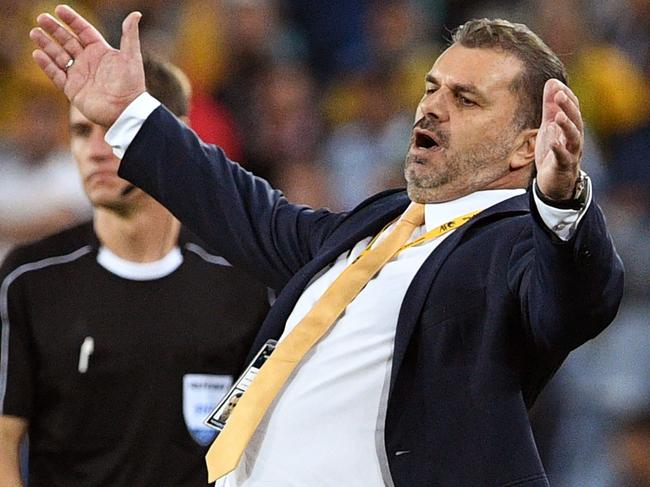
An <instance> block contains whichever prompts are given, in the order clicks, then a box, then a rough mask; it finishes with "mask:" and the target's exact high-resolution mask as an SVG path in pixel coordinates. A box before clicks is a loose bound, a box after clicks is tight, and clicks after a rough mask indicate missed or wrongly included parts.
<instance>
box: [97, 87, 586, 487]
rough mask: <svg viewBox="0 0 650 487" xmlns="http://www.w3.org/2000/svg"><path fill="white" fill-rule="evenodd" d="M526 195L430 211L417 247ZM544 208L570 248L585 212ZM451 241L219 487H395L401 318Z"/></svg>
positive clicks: (350, 320) (507, 193)
mask: <svg viewBox="0 0 650 487" xmlns="http://www.w3.org/2000/svg"><path fill="white" fill-rule="evenodd" d="M157 106H158V105H157V103H156V102H155V100H154V99H152V98H151V97H150V96H149V95H142V96H141V97H140V98H139V99H137V100H136V101H134V102H133V104H132V105H131V106H129V108H127V110H126V111H125V112H124V113H123V114H122V116H121V117H120V119H118V121H117V122H116V123H115V125H114V126H113V127H112V128H111V129H110V130H109V132H108V133H107V135H106V140H107V142H108V143H109V144H110V145H111V146H113V147H114V152H115V153H116V155H117V156H118V157H121V156H122V155H123V154H124V152H125V151H126V149H127V148H128V144H129V143H130V141H131V140H133V137H135V135H136V134H137V130H138V129H139V127H140V126H141V124H142V122H143V121H144V120H145V119H146V117H147V116H148V115H149V114H150V113H151V111H153V110H154V109H155V108H156V107H157ZM524 192H525V190H523V189H504V190H487V191H478V192H476V193H473V194H470V195H467V196H464V197H462V198H459V199H456V200H454V201H449V202H445V203H438V204H427V205H426V206H425V224H424V225H423V226H421V227H419V228H418V229H416V230H415V231H414V232H413V235H412V236H411V240H413V239H415V238H417V237H419V236H420V235H422V234H424V233H425V232H426V231H428V230H431V229H433V228H435V227H437V226H439V225H441V224H442V223H445V222H448V221H450V220H452V219H454V218H456V217H458V216H461V215H464V214H466V213H469V212H471V211H475V210H484V209H487V208H489V207H491V206H493V205H495V204H497V203H499V202H501V201H504V200H505V199H508V198H511V197H513V196H516V195H519V194H523V193H524ZM590 193H591V191H589V195H588V204H590V198H591V194H590ZM535 201H536V204H537V206H538V210H539V212H540V215H541V216H542V219H543V220H544V222H545V223H546V225H548V227H549V228H551V229H553V231H554V232H555V233H556V234H557V235H558V236H559V237H560V238H562V239H564V240H567V239H568V238H570V236H571V235H572V233H573V232H574V231H575V228H576V226H577V224H578V223H579V221H580V218H581V217H582V215H583V214H584V212H585V209H583V210H581V211H576V210H558V209H556V208H552V207H549V206H548V205H545V204H544V203H543V202H541V201H539V199H538V198H535ZM588 204H587V206H588ZM389 231H390V228H389V229H388V230H387V231H386V233H388V232H389ZM451 233H453V231H451V232H448V233H446V234H444V235H443V236H441V237H438V238H436V239H433V240H429V241H427V242H425V243H422V244H420V245H416V246H412V247H408V248H407V249H405V250H403V251H402V252H400V253H399V254H398V255H397V257H395V258H393V259H392V260H391V261H389V262H388V263H387V264H386V265H385V266H384V267H383V268H382V269H381V271H380V272H379V273H378V274H377V275H376V276H375V277H374V278H373V279H371V280H370V282H369V283H368V284H367V285H366V287H365V288H364V289H363V290H362V291H361V292H360V293H359V294H358V295H357V297H356V298H355V299H354V300H353V301H352V303H350V305H348V307H347V308H346V310H345V312H344V313H343V314H342V315H341V317H340V318H339V319H338V320H337V322H336V323H335V324H334V326H333V327H332V329H331V330H330V331H329V332H328V333H327V334H326V335H325V337H323V339H322V340H321V341H320V342H319V343H318V344H317V345H316V346H315V347H314V348H313V349H312V350H311V351H310V352H309V353H308V354H307V355H306V357H305V359H304V360H303V362H302V363H301V364H300V365H299V366H298V368H297V369H296V371H295V372H294V374H293V375H292V376H291V377H290V379H289V380H288V381H287V383H286V384H285V386H284V388H283V390H282V391H281V392H280V394H279V395H278V397H277V398H276V399H275V401H274V403H273V404H272V405H271V407H270V408H269V411H268V412H267V414H266V415H265V417H264V419H263V420H262V423H261V424H260V426H259V428H258V429H257V431H256V432H255V434H254V436H253V438H252V440H251V442H250V443H249V445H248V447H247V449H246V452H245V453H244V457H243V459H242V461H241V462H240V464H239V466H238V467H237V468H236V469H235V470H234V471H233V472H231V473H230V474H228V475H226V476H225V477H224V478H222V479H220V480H218V481H217V483H216V484H215V485H216V486H217V487H262V486H273V487H294V486H295V487H298V486H300V487H305V486H314V485H318V486H319V487H339V486H341V485H345V486H346V487H368V486H378V485H389V486H390V485H392V480H391V479H390V474H389V472H388V466H387V465H388V462H387V458H386V451H385V446H384V418H385V414H386V404H387V399H388V386H389V383H390V370H391V364H392V358H393V345H394V341H395V331H396V327H397V320H398V315H399V310H400V307H401V304H402V300H403V298H404V296H405V294H406V291H407V289H408V286H409V284H410V283H411V281H412V279H413V277H414V276H415V274H416V272H417V271H418V270H419V268H420V267H421V265H422V264H423V262H424V261H425V259H426V258H427V257H428V256H429V255H430V254H431V252H433V251H434V250H435V249H436V247H437V246H438V245H440V243H441V242H443V241H444V239H445V238H447V237H448V236H449V235H451ZM369 241H370V238H367V239H364V240H362V241H360V242H358V243H357V244H356V245H355V246H354V247H353V249H352V250H351V251H349V252H345V253H343V254H341V255H340V256H339V257H338V259H337V260H336V261H335V262H334V264H333V265H332V266H330V267H329V268H327V269H325V270H323V271H322V272H321V273H319V275H317V276H316V277H315V278H314V279H313V280H312V282H311V283H310V284H309V285H308V286H307V287H306V288H305V290H304V292H303V293H302V295H301V296H300V298H299V299H298V301H297V303H296V306H295V307H294V309H293V311H292V312H291V314H290V315H289V318H288V319H287V323H286V326H285V330H284V333H283V334H282V337H281V340H282V339H283V338H284V337H285V336H286V335H287V334H288V333H289V332H290V331H291V330H292V329H293V327H294V326H295V325H296V324H297V323H298V322H299V321H300V320H301V319H302V318H303V317H304V316H305V314H306V313H307V312H308V311H309V310H310V309H311V308H312V306H313V304H314V303H315V302H316V301H317V300H318V299H319V298H320V296H321V295H322V294H323V293H324V292H325V290H326V289H327V288H328V286H329V285H330V284H331V283H332V282H333V281H334V280H335V279H336V278H337V277H338V276H339V274H340V273H341V272H342V271H343V270H344V269H345V268H346V267H347V266H348V265H349V264H350V263H352V262H353V261H354V259H355V258H356V257H357V256H358V255H359V254H360V253H361V252H362V251H363V250H364V249H365V248H366V246H367V245H368V243H369Z"/></svg>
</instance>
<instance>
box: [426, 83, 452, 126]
mask: <svg viewBox="0 0 650 487" xmlns="http://www.w3.org/2000/svg"><path fill="white" fill-rule="evenodd" d="M449 95H450V93H449V92H448V91H447V90H446V89H445V88H444V87H443V88H439V89H437V90H435V91H432V92H430V93H425V94H424V96H423V97H422V101H421V102H420V111H421V112H422V116H425V117H431V118H435V119H436V120H438V121H440V122H445V121H447V120H448V119H449Z"/></svg>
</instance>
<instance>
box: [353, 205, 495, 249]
mask: <svg viewBox="0 0 650 487" xmlns="http://www.w3.org/2000/svg"><path fill="white" fill-rule="evenodd" d="M481 211H483V210H476V211H472V212H469V213H466V214H465V215H462V216H459V217H457V218H454V219H453V220H451V221H449V222H447V223H443V224H442V225H440V226H439V227H436V228H434V229H432V230H429V231H428V232H427V233H425V234H424V235H421V236H420V237H418V238H416V239H415V240H413V241H412V242H408V243H405V244H404V245H402V246H401V247H400V248H399V250H398V251H397V252H396V253H395V256H397V255H398V254H399V253H400V252H401V251H402V250H404V249H407V248H409V247H414V246H415V245H420V244H421V243H423V242H428V241H429V240H433V239H434V238H438V237H440V236H441V235H444V234H445V233H447V232H450V231H451V230H455V229H456V228H459V227H462V226H463V225H464V224H465V223H467V222H468V221H470V220H471V219H472V218H473V217H474V216H475V215H477V214H479V213H480V212H481ZM396 221H397V220H393V221H392V222H390V223H389V224H388V225H386V226H385V227H384V228H382V229H381V231H380V232H379V233H378V234H377V235H375V236H374V237H373V239H372V240H371V241H370V243H369V244H368V246H367V247H366V248H365V249H364V250H363V252H361V254H359V256H358V257H357V258H356V259H355V260H358V259H360V258H361V257H362V256H363V255H364V254H366V253H367V252H369V251H370V249H371V248H372V246H373V245H374V243H375V242H376V240H377V239H378V238H379V236H380V235H381V234H382V233H384V231H385V230H386V229H387V228H388V227H390V226H391V225H392V224H393V223H395V222H396Z"/></svg>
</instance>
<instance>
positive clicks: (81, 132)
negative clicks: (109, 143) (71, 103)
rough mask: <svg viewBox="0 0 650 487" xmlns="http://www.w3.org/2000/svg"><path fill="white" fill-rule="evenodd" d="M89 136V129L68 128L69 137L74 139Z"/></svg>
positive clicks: (79, 127)
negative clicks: (71, 136)
mask: <svg viewBox="0 0 650 487" xmlns="http://www.w3.org/2000/svg"><path fill="white" fill-rule="evenodd" d="M89 134H90V128H88V127H83V126H79V125H75V126H72V127H70V135H73V136H75V137H87V136H88V135H89Z"/></svg>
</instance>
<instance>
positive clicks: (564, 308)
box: [509, 197, 623, 355]
mask: <svg viewBox="0 0 650 487" xmlns="http://www.w3.org/2000/svg"><path fill="white" fill-rule="evenodd" d="M531 212H532V213H531V218H530V226H529V228H526V229H524V231H523V232H522V234H521V235H520V239H519V240H518V242H517V243H516V244H515V246H514V248H513V252H512V254H511V258H510V265H509V281H510V283H511V285H510V286H511V290H512V291H513V293H514V294H515V295H516V296H517V297H518V300H519V303H520V308H521V316H522V320H523V324H524V333H525V335H526V336H527V338H528V341H529V343H531V345H532V347H533V348H534V349H535V350H536V351H538V352H543V353H551V354H556V355H557V354H560V355H562V354H565V353H568V352H569V351H570V350H573V349H574V348H576V347H578V346H579V345H581V344H582V343H584V342H586V341H587V340H589V339H591V338H593V337H595V336H596V335H597V334H598V333H600V332H601V331H602V330H603V329H604V328H605V327H606V326H607V325H609V324H610V323H611V322H612V320H613V319H614V317H615V316H616V313H617V311H618V306H619V304H620V301H621V298H622V294H623V264H622V262H621V259H620V257H619V256H618V254H617V253H616V250H615V249H614V245H613V242H612V239H611V237H610V235H609V233H608V232H607V229H606V227H605V221H604V217H603V215H602V213H601V211H600V208H598V206H597V205H596V203H595V201H592V202H591V205H590V207H589V209H588V210H587V212H586V213H585V215H584V217H583V219H582V221H581V222H580V224H579V226H578V228H577V230H576V232H575V234H574V235H573V236H572V237H571V239H570V240H568V241H566V242H564V241H562V240H560V239H559V238H557V236H555V235H554V234H553V232H552V231H550V230H549V229H548V228H547V227H546V226H545V225H544V223H543V222H542V220H541V217H540V216H539V214H538V213H537V209H536V206H535V204H534V203H533V201H532V197H531Z"/></svg>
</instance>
